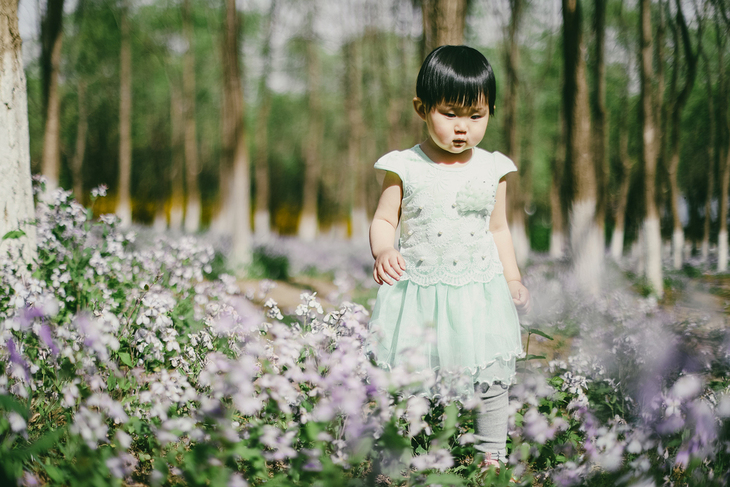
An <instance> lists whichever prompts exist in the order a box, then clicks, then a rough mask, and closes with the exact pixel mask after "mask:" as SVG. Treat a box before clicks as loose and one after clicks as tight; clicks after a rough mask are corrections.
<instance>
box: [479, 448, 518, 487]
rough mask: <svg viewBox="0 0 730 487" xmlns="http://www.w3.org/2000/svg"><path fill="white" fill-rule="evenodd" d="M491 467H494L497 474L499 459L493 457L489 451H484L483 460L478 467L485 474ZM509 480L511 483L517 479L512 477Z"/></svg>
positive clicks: (514, 482) (516, 481)
mask: <svg viewBox="0 0 730 487" xmlns="http://www.w3.org/2000/svg"><path fill="white" fill-rule="evenodd" d="M492 467H494V473H496V474H497V475H499V460H495V459H493V458H492V454H491V453H486V454H485V456H484V460H482V463H480V464H479V468H480V469H481V472H482V474H485V473H486V472H487V471H488V470H489V469H490V468H492ZM509 482H510V483H511V484H516V483H518V482H519V480H518V479H516V478H515V477H512V478H510V479H509Z"/></svg>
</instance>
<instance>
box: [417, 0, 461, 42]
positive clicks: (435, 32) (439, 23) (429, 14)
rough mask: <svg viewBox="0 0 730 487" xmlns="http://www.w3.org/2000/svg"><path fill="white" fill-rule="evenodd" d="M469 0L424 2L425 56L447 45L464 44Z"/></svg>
mask: <svg viewBox="0 0 730 487" xmlns="http://www.w3.org/2000/svg"><path fill="white" fill-rule="evenodd" d="M466 6H467V0H423V1H422V2H421V9H422V11H423V40H424V48H425V54H428V53H430V52H431V51H433V50H434V49H436V48H437V47H439V46H443V45H445V44H451V45H459V44H463V43H464V27H465V26H466Z"/></svg>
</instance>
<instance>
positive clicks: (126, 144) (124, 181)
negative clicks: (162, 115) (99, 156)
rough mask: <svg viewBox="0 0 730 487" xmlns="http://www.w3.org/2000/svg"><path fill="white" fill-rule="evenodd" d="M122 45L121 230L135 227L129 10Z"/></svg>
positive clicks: (124, 15)
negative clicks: (132, 183) (133, 211)
mask: <svg viewBox="0 0 730 487" xmlns="http://www.w3.org/2000/svg"><path fill="white" fill-rule="evenodd" d="M120 24H121V30H122V43H121V50H120V56H119V64H120V66H119V91H120V93H119V191H118V194H119V200H118V203H117V209H116V214H117V216H118V217H119V219H120V220H121V226H122V227H128V226H130V225H131V224H132V202H131V179H132V47H131V45H130V39H129V23H128V20H127V11H126V6H123V7H122V13H121V18H120Z"/></svg>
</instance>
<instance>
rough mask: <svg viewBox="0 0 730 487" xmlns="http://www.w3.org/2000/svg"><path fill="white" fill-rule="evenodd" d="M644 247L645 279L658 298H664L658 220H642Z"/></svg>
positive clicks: (660, 237)
mask: <svg viewBox="0 0 730 487" xmlns="http://www.w3.org/2000/svg"><path fill="white" fill-rule="evenodd" d="M644 245H645V246H646V247H645V255H646V278H647V280H648V281H649V285H651V287H652V289H653V291H654V293H655V294H656V296H657V297H658V298H661V297H662V296H664V278H663V276H662V234H661V227H660V225H659V218H646V219H645V220H644Z"/></svg>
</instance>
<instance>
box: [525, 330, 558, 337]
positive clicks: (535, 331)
mask: <svg viewBox="0 0 730 487" xmlns="http://www.w3.org/2000/svg"><path fill="white" fill-rule="evenodd" d="M528 331H529V333H532V334H533V335H540V336H541V337H543V338H547V339H548V340H555V339H554V338H553V337H551V336H550V335H548V334H547V333H545V332H544V331H540V330H538V329H537V328H528Z"/></svg>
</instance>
